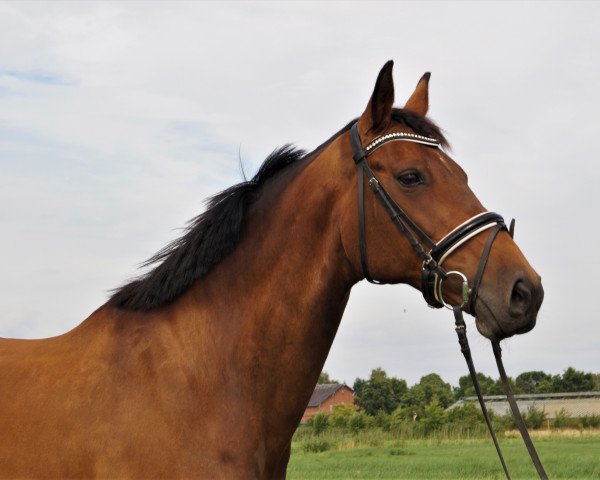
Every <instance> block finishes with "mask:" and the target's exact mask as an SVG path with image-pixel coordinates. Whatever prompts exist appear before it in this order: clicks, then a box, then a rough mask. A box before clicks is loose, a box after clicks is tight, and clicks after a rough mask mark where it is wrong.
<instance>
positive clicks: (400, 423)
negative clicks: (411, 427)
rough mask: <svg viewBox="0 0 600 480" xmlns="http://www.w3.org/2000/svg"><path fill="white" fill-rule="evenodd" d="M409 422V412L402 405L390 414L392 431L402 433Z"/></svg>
mask: <svg viewBox="0 0 600 480" xmlns="http://www.w3.org/2000/svg"><path fill="white" fill-rule="evenodd" d="M408 423H409V418H408V412H407V411H406V409H404V408H402V407H398V408H397V409H396V410H394V411H393V412H392V414H391V415H390V427H389V428H390V431H392V432H394V433H400V432H402V431H404V430H405V429H406V426H407V425H408Z"/></svg>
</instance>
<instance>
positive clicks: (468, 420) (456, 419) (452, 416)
mask: <svg viewBox="0 0 600 480" xmlns="http://www.w3.org/2000/svg"><path fill="white" fill-rule="evenodd" d="M489 413H490V416H491V413H492V412H491V411H490V412H489ZM448 423H452V424H454V425H460V426H461V427H467V428H475V427H477V426H479V425H482V424H484V420H483V414H482V413H481V410H480V409H479V408H477V407H476V406H475V403H473V402H469V403H465V404H464V405H462V406H460V407H455V408H452V409H451V410H449V411H448Z"/></svg>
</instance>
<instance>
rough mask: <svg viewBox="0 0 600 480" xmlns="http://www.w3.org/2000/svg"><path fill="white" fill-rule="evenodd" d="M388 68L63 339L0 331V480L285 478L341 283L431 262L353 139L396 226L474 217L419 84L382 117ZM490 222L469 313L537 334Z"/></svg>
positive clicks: (511, 257)
mask: <svg viewBox="0 0 600 480" xmlns="http://www.w3.org/2000/svg"><path fill="white" fill-rule="evenodd" d="M392 67H393V62H392V61H390V62H388V63H386V64H385V65H384V67H383V68H382V69H381V71H380V72H379V75H378V77H377V80H376V82H375V87H374V90H373V93H372V95H371V97H370V99H369V101H368V103H367V106H366V109H365V110H364V112H363V113H362V115H361V116H360V117H358V119H356V120H353V121H352V122H350V123H349V124H348V125H346V126H345V127H343V128H342V129H341V130H339V131H338V132H337V133H335V134H334V135H333V136H331V137H330V138H329V139H328V140H326V141H325V142H324V143H323V144H322V145H320V146H319V147H318V148H316V149H315V150H314V151H312V152H310V153H305V152H304V151H302V150H298V149H296V148H294V147H291V146H289V145H286V146H284V147H282V148H278V149H276V150H275V151H274V152H273V153H272V154H270V155H269V156H268V157H267V158H266V160H265V161H264V163H263V164H262V166H261V167H260V168H259V170H258V172H257V173H256V175H255V176H254V177H253V178H251V179H250V180H245V181H243V182H241V183H239V184H237V185H234V186H232V187H230V188H228V189H226V190H224V191H223V192H221V193H219V194H217V195H215V196H214V197H212V198H211V200H210V201H209V203H208V206H207V209H206V210H205V211H204V212H203V213H201V214H200V215H199V216H197V217H196V218H195V219H193V220H192V221H191V222H190V224H189V226H188V228H187V230H186V231H185V232H184V234H183V235H182V237H181V238H179V239H178V240H175V241H174V242H172V243H171V244H169V245H167V246H166V247H165V248H163V249H162V250H160V251H159V252H158V253H157V254H156V255H155V256H153V257H152V258H151V259H150V260H149V261H148V263H147V264H146V267H147V270H146V271H145V273H141V274H140V276H139V277H137V278H136V279H134V280H132V281H130V282H129V283H126V284H124V285H122V286H121V287H120V288H118V289H116V290H114V291H113V293H112V295H111V296H110V298H109V299H108V300H107V302H106V303H105V304H104V305H102V306H100V307H99V308H98V309H97V310H96V311H94V312H93V313H92V314H91V315H90V316H89V317H88V318H87V319H86V320H84V321H83V322H82V323H81V324H80V325H78V326H77V327H75V328H74V329H73V330H71V331H69V332H67V333H65V334H63V335H60V336H57V337H52V338H48V339H40V340H21V339H1V340H0V385H1V390H0V391H1V392H2V395H0V431H1V432H2V435H0V477H2V478H15V477H19V478H40V477H44V478H56V477H62V478H84V477H100V478H158V477H162V478H166V477H168V478H181V477H190V478H192V477H195V478H284V477H285V475H286V468H287V464H288V460H289V456H290V445H291V439H292V435H293V433H294V431H295V429H296V427H297V425H298V423H299V421H300V419H301V417H302V413H303V412H304V410H305V407H306V405H307V403H308V400H309V398H310V395H311V393H312V391H313V389H314V386H315V384H316V383H317V379H318V377H319V374H320V372H321V370H322V367H323V365H324V362H325V359H326V357H327V354H328V352H329V349H330V347H331V345H332V342H333V340H334V337H335V335H336V331H337V329H338V326H339V324H340V320H341V318H342V315H343V313H344V309H345V306H346V303H347V301H348V298H349V295H350V291H351V289H352V286H353V285H355V284H356V283H358V282H359V281H361V280H363V279H365V278H366V277H367V278H369V279H372V280H373V281H376V282H382V283H394V284H396V283H404V284H408V285H412V286H413V287H415V288H417V289H421V285H422V283H421V282H422V279H421V277H422V273H423V271H424V269H425V264H426V263H427V262H424V261H423V258H422V256H421V255H420V254H419V252H418V251H416V250H415V248H414V247H415V245H414V244H413V240H414V238H411V236H410V235H402V234H399V233H398V231H397V229H396V227H397V225H396V224H395V222H393V221H390V217H389V216H388V213H389V212H387V211H386V208H385V206H384V205H383V204H382V203H381V202H380V201H379V200H378V198H377V196H376V195H373V194H371V193H370V192H371V189H369V186H371V187H373V185H375V184H374V182H373V180H372V179H367V180H368V182H367V181H365V180H363V176H362V170H361V175H360V177H359V178H360V181H359V182H357V169H356V162H357V160H356V158H355V155H354V152H353V144H352V138H351V135H352V131H355V132H356V133H355V135H356V138H358V139H359V141H360V142H361V144H362V145H366V144H369V145H370V144H372V143H373V142H375V143H377V142H380V143H381V146H380V148H372V151H371V154H370V155H369V157H368V159H365V158H363V160H364V162H363V163H362V165H363V167H364V168H368V171H369V172H371V173H372V174H373V175H376V177H377V180H378V185H379V186H380V187H381V188H385V191H386V192H387V195H388V197H389V201H392V202H393V203H395V204H397V205H398V206H401V209H402V211H403V212H404V213H405V214H406V215H407V216H409V217H410V219H411V220H412V222H413V226H411V227H410V228H408V230H409V231H413V232H414V231H415V229H420V230H421V231H422V232H424V233H425V234H426V235H427V236H428V237H430V238H431V239H434V240H436V241H437V240H439V239H443V238H445V237H447V233H448V232H454V231H456V227H457V225H458V226H460V225H463V226H464V225H465V224H468V223H469V219H473V218H478V217H480V216H481V215H485V212H486V210H485V208H484V207H483V205H482V204H481V203H480V201H479V200H478V199H477V197H476V196H475V195H474V193H473V192H472V191H471V190H470V188H469V186H468V182H467V175H466V173H465V172H464V171H463V170H462V169H461V167H460V166H459V165H458V164H457V163H456V162H455V161H454V160H452V159H451V158H450V156H449V155H448V153H447V148H446V147H447V145H448V143H447V141H446V139H445V137H444V135H443V133H442V131H441V130H440V129H439V128H438V127H437V126H436V124H435V123H434V122H433V121H432V120H431V119H430V118H429V117H428V116H427V112H428V108H429V79H430V75H429V73H427V74H425V75H423V77H422V78H421V79H420V80H419V82H418V83H417V86H416V88H415V90H414V92H413V93H412V94H411V95H410V97H409V98H408V100H407V101H406V103H405V104H404V107H394V96H395V94H394V83H393V76H392ZM353 138H354V137H353ZM382 138H383V139H384V140H385V141H382V140H381V139H382ZM390 139H391V140H402V139H404V140H407V141H388V140H390ZM419 139H420V140H419ZM423 139H427V141H426V140H423ZM377 145H378V144H377ZM363 182H364V185H363ZM363 188H364V191H363ZM357 189H358V193H359V194H360V193H362V195H363V197H362V198H361V197H360V195H358V196H357ZM357 209H358V210H359V211H360V210H361V209H362V214H363V216H362V217H360V218H358V219H357ZM499 222H500V221H499V220H498V221H497V223H499ZM459 230H460V228H459ZM497 230H498V232H496V233H497V236H496V239H495V242H494V247H493V249H491V251H489V252H488V254H489V258H487V266H486V270H485V274H484V275H483V278H482V279H481V285H480V288H479V292H478V295H477V298H476V300H475V302H474V306H473V308H472V311H471V312H470V313H472V314H473V315H475V316H476V325H477V328H478V330H479V332H480V333H481V334H482V335H483V336H485V337H487V338H489V339H493V340H501V339H503V338H507V337H510V336H511V335H515V334H520V333H524V332H527V331H529V330H531V329H532V328H533V326H534V325H535V322H536V316H537V312H538V310H539V308H540V305H541V303H542V298H543V288H542V285H541V279H540V277H539V275H538V274H537V273H536V272H535V270H533V268H532V267H531V266H530V264H529V263H528V261H527V259H526V258H525V256H524V255H523V253H522V252H521V251H520V250H519V248H518V247H517V245H516V244H515V242H514V241H513V239H512V237H511V236H510V235H509V233H508V232H507V230H506V229H505V228H498V229H497ZM485 238H486V235H485V233H484V232H483V231H481V232H479V231H475V232H472V234H471V237H470V239H469V240H468V241H466V242H463V243H462V244H461V245H459V246H458V247H457V248H455V249H454V250H453V251H452V252H451V254H450V255H448V257H447V258H446V259H445V260H444V262H445V263H444V266H445V267H446V269H447V270H451V269H455V270H457V269H460V271H461V272H462V274H464V276H465V277H466V278H468V279H473V278H474V276H475V275H476V270H477V267H478V262H479V259H480V257H481V255H482V253H481V252H482V250H483V249H484V248H485V243H486V239H485ZM427 265H428V264H427ZM365 267H367V268H368V273H367V271H366V270H365ZM430 273H431V272H430ZM438 273H439V272H438ZM448 277H452V275H448ZM458 280H460V279H459V278H458V277H457V278H454V277H453V278H448V281H447V282H444V283H443V285H441V284H440V285H438V287H439V292H440V294H441V295H442V298H441V301H442V302H443V303H444V304H446V305H450V306H457V305H458V306H460V307H462V308H463V309H465V310H467V305H466V304H465V302H464V301H463V297H462V294H461V289H460V281H458ZM470 281H471V280H470ZM463 287H464V285H463ZM463 293H464V292H463Z"/></svg>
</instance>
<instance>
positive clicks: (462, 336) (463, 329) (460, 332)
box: [453, 307, 510, 480]
mask: <svg viewBox="0 0 600 480" xmlns="http://www.w3.org/2000/svg"><path fill="white" fill-rule="evenodd" d="M453 311H454V320H455V325H456V328H455V329H456V335H457V336H458V343H459V344H460V351H461V352H462V353H463V355H464V356H465V360H466V361H467V367H468V368H469V374H470V375H471V382H473V387H475V393H476V394H477V400H479V405H480V406H481V412H482V413H483V418H484V419H485V424H486V425H487V428H488V431H489V432H490V436H491V437H492V441H493V442H494V447H496V452H497V453H498V458H500V463H501V464H502V468H503V469H504V474H505V475H506V478H507V479H508V480H510V475H509V474H508V468H506V463H505V462H504V457H503V456H502V451H501V450H500V445H499V444H498V439H497V438H496V433H495V432H494V428H493V427H492V421H491V420H490V415H489V414H488V411H487V407H486V406H485V402H484V401H483V396H482V395H481V388H480V387H479V380H478V379H477V372H476V371H475V365H474V364H473V357H472V356H471V348H470V347H469V340H468V339H467V325H466V324H465V320H464V318H463V314H462V310H461V308H460V307H454V309H453Z"/></svg>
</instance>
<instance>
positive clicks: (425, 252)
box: [350, 122, 548, 480]
mask: <svg viewBox="0 0 600 480" xmlns="http://www.w3.org/2000/svg"><path fill="white" fill-rule="evenodd" d="M350 141H351V144H352V151H353V158H354V163H355V164H356V167H357V169H358V236H359V240H358V242H359V253H360V263H361V267H362V270H363V275H364V276H365V278H366V280H367V281H368V282H370V283H375V284H382V283H384V282H380V281H378V280H375V279H373V278H372V277H371V274H370V273H369V267H368V262H367V245H366V236H365V206H364V177H365V176H366V177H367V181H368V184H369V187H370V188H371V190H372V191H373V193H374V194H375V196H376V198H377V199H378V200H379V201H380V203H381V204H382V205H383V207H384V208H385V210H386V212H387V213H388V215H389V216H390V219H391V220H392V222H393V223H394V225H395V226H396V228H397V229H398V230H399V231H400V232H401V233H403V234H404V235H405V236H406V237H407V239H408V241H409V242H410V244H411V246H412V248H413V249H414V250H415V251H416V252H417V254H418V255H419V257H420V258H421V260H422V261H423V266H422V275H421V292H422V293H423V297H424V298H425V301H426V302H427V303H428V304H429V306H431V307H433V308H441V307H446V308H448V309H451V310H452V311H453V312H454V318H455V330H456V334H457V335H458V342H459V344H460V347H461V351H462V353H463V355H464V357H465V360H466V362H467V367H468V369H469V374H470V376H471V381H472V382H473V387H474V388H475V392H476V394H477V399H478V400H479V405H480V406H481V411H482V412H483V416H484V419H485V423H486V425H487V427H488V430H489V432H490V435H491V437H492V441H493V443H494V446H495V447H496V452H497V453H498V457H499V458H500V463H501V464H502V468H503V470H504V473H505V474H506V477H507V478H508V479H509V480H510V475H509V473H508V469H507V467H506V463H505V462H504V457H503V456H502V452H501V451H500V445H499V444H498V439H497V438H496V434H495V433H494V429H493V428H492V423H491V420H490V417H489V414H488V411H487V408H486V405H485V402H484V401H483V397H482V395H481V389H480V386H479V381H478V380H477V372H476V371H475V366H474V364H473V359H472V355H471V350H470V348H469V342H468V339H467V331H466V329H467V327H466V324H465V321H464V318H463V310H465V311H467V312H468V313H470V314H471V315H473V316H475V301H476V299H477V294H478V291H479V286H480V284H481V279H482V278H483V273H484V270H485V266H486V264H487V260H488V257H489V255H490V252H491V249H492V246H493V243H494V240H495V239H496V236H497V235H498V233H499V232H500V231H501V230H506V231H508V232H509V234H510V235H511V237H512V236H513V234H514V220H513V221H512V222H511V224H510V228H507V227H506V224H505V223H504V219H503V218H502V216H501V215H499V214H497V213H494V212H483V213H480V214H477V215H475V216H473V217H471V218H470V219H469V220H467V221H466V222H464V223H462V224H461V225H459V226H458V227H456V228H454V229H453V230H452V231H450V232H449V233H448V234H446V235H445V236H444V237H443V238H442V239H441V240H440V241H438V242H434V241H433V240H432V239H431V238H430V237H429V236H428V235H427V234H426V233H425V232H424V231H423V230H422V229H421V228H420V227H419V226H418V225H417V224H416V223H415V222H414V221H413V220H412V219H411V218H410V217H409V216H408V214H406V212H404V210H402V208H401V207H400V206H399V205H398V203H396V201H395V200H394V199H393V198H392V197H391V195H390V194H389V193H388V192H387V190H386V189H385V187H384V186H383V185H382V184H381V182H380V181H379V180H378V179H377V177H376V176H375V174H374V173H373V171H372V170H371V168H370V167H369V165H368V163H367V157H368V156H369V155H370V154H371V153H373V152H374V151H375V150H377V149H378V148H380V147H382V146H383V145H385V144H386V143H389V142H394V141H405V142H412V143H419V144H422V145H425V146H428V147H433V148H440V142H439V141H438V140H436V139H435V138H429V137H425V136H422V135H417V134H414V133H407V132H393V133H388V134H385V135H382V136H379V137H377V138H375V139H374V140H373V141H371V142H370V143H369V144H368V145H366V146H365V147H364V148H363V146H362V142H361V140H360V136H359V134H358V122H356V123H354V125H352V127H351V129H350ZM485 230H490V232H489V234H488V238H487V241H486V243H485V246H484V248H483V252H482V254H481V258H480V261H479V265H478V267H477V271H476V273H475V277H474V278H473V283H472V284H471V285H470V284H469V280H468V279H467V276H466V275H465V274H464V273H462V272H460V271H457V270H451V271H446V270H445V269H444V268H443V267H442V263H443V262H444V260H446V258H448V257H449V256H450V255H451V254H452V252H454V251H455V250H456V249H457V248H459V247H460V246H461V245H463V244H465V243H467V242H468V241H469V240H471V239H472V238H473V237H475V236H476V235H478V234H479V233H481V232H483V231H485ZM452 276H455V277H457V278H458V279H459V280H460V281H461V282H462V292H461V293H462V302H461V303H460V304H459V305H452V304H450V303H449V302H446V300H445V299H444V296H443V290H442V289H443V285H444V281H446V280H447V279H448V278H450V277H452ZM492 349H493V351H494V356H495V358H496V364H497V366H498V371H499V373H500V378H501V380H502V387H503V389H504V393H505V394H506V397H507V399H508V402H509V405H510V408H511V411H512V414H513V417H514V419H515V421H516V423H517V426H518V428H519V431H520V432H521V436H522V437H523V441H524V442H525V446H526V447H527V450H528V452H529V456H530V457H531V460H532V462H533V464H534V465H535V468H536V470H537V472H538V475H539V476H540V478H541V479H547V478H548V476H547V475H546V472H545V471H544V467H543V466H542V463H541V461H540V458H539V456H538V454H537V451H536V450H535V447H534V445H533V442H532V441H531V438H530V437H529V433H528V431H527V427H526V426H525V422H524V421H523V417H522V416H521V412H520V411H519V408H518V406H517V402H516V400H515V398H514V394H513V392H512V389H511V387H510V384H509V382H508V378H507V377H506V372H505V370H504V365H503V363H502V349H501V348H500V343H499V342H498V341H492Z"/></svg>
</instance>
